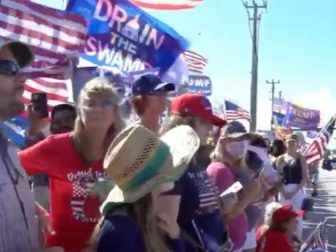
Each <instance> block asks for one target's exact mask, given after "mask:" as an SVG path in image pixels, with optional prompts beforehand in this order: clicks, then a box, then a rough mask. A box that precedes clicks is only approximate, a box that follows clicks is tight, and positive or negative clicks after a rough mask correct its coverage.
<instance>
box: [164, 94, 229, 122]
mask: <svg viewBox="0 0 336 252" xmlns="http://www.w3.org/2000/svg"><path fill="white" fill-rule="evenodd" d="M171 110H172V113H173V114H177V115H181V116H197V117H199V118H201V119H203V120H205V121H207V122H209V123H211V124H213V125H215V126H218V127H223V126H224V125H225V124H226V121H225V120H224V119H222V118H220V117H218V116H216V115H214V114H213V112H212V107H211V103H210V101H209V100H208V98H206V97H205V96H204V95H202V94H194V93H186V94H183V95H180V96H178V97H177V98H175V99H174V100H173V101H172V103H171Z"/></svg>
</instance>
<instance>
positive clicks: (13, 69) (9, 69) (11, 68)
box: [0, 60, 20, 76]
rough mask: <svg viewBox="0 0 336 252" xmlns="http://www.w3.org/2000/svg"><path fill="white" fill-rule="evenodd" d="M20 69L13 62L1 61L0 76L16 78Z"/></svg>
mask: <svg viewBox="0 0 336 252" xmlns="http://www.w3.org/2000/svg"><path fill="white" fill-rule="evenodd" d="M19 71H20V67H19V66H18V64H16V63H15V62H14V61H12V60H0V74H4V75H10V76H16V75H17V74H18V73H19Z"/></svg>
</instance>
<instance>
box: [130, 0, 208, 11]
mask: <svg viewBox="0 0 336 252" xmlns="http://www.w3.org/2000/svg"><path fill="white" fill-rule="evenodd" d="M203 1H204V0H131V2H132V3H133V4H135V5H137V6H139V7H142V8H148V9H155V10H183V9H191V8H195V7H196V6H198V5H199V4H201V3H202V2H203Z"/></svg>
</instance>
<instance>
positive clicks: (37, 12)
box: [0, 0, 86, 72]
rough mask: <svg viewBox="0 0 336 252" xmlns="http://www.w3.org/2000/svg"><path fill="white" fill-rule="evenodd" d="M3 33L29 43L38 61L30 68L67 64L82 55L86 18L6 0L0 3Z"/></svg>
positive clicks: (41, 68)
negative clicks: (69, 59)
mask: <svg viewBox="0 0 336 252" xmlns="http://www.w3.org/2000/svg"><path fill="white" fill-rule="evenodd" d="M0 37H1V38H2V39H4V40H16V41H20V42H23V43H26V44H27V45H29V46H30V47H31V48H32V50H33V51H34V53H35V61H34V62H33V64H32V66H31V67H30V68H27V69H26V71H27V72H40V71H43V70H45V69H48V68H50V67H55V66H57V65H62V66H63V65H65V64H67V63H68V60H67V59H68V58H74V57H77V56H78V55H79V52H80V50H81V49H82V47H83V45H84V42H85V39H86V21H85V20H84V19H83V18H82V17H80V16H78V15H73V14H68V13H66V12H62V11H58V10H55V9H52V8H48V7H46V6H42V5H40V4H36V3H33V2H30V1H25V0H15V1H13V0H3V1H1V5H0Z"/></svg>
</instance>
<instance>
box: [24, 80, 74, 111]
mask: <svg viewBox="0 0 336 252" xmlns="http://www.w3.org/2000/svg"><path fill="white" fill-rule="evenodd" d="M40 92H42V93H47V96H48V110H49V111H51V110H52V108H53V107H54V106H56V105H59V104H64V103H71V102H73V92H72V81H71V79H67V80H59V79H53V78H35V79H28V80H27V81H26V83H25V90H24V93H23V101H24V103H25V104H26V105H28V104H30V100H31V95H32V94H33V93H40Z"/></svg>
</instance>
